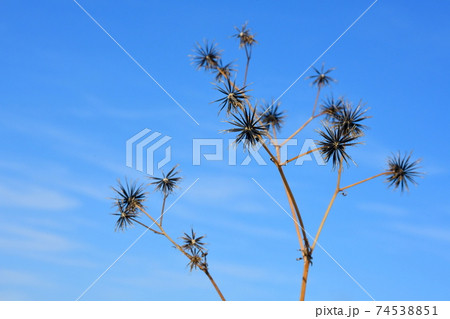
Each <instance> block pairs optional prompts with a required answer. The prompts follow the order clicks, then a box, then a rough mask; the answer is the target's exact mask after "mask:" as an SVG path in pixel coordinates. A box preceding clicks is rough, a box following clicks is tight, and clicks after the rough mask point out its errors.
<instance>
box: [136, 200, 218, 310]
mask: <svg viewBox="0 0 450 319" xmlns="http://www.w3.org/2000/svg"><path fill="white" fill-rule="evenodd" d="M140 210H141V211H142V212H143V213H144V214H146V215H147V216H148V217H149V218H150V219H151V220H153V221H154V223H155V224H156V225H157V226H158V228H159V229H160V231H161V232H160V234H161V235H163V236H164V237H166V238H167V239H168V240H169V241H170V242H171V243H172V244H173V245H174V246H175V248H176V249H178V250H179V251H181V252H182V253H183V255H185V256H186V257H187V258H188V259H189V260H191V259H192V256H191V255H189V254H188V253H187V252H186V251H185V250H184V249H183V247H181V246H180V245H178V244H177V243H176V242H175V241H174V240H173V239H172V238H171V237H170V236H169V235H168V234H167V233H166V231H165V230H164V228H163V227H162V225H160V224H158V223H156V221H155V219H154V218H153V217H151V216H150V215H149V214H148V213H147V212H146V211H145V210H144V209H143V208H140ZM144 227H146V228H148V229H150V228H149V227H147V226H145V225H144ZM152 230H153V229H152ZM153 231H154V230H153ZM199 269H200V270H201V271H203V272H204V273H205V274H206V275H207V276H208V278H209V280H210V281H211V283H212V285H213V286H214V289H216V292H217V294H218V295H219V296H220V299H222V300H223V301H225V297H224V296H223V294H222V292H221V291H220V289H219V287H218V286H217V284H216V282H215V281H214V279H213V278H212V276H211V274H210V273H209V271H208V268H206V267H203V266H199Z"/></svg>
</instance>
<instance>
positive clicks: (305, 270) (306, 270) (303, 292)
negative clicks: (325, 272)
mask: <svg viewBox="0 0 450 319" xmlns="http://www.w3.org/2000/svg"><path fill="white" fill-rule="evenodd" d="M310 264H311V263H310V262H309V260H305V262H304V264H303V276H302V288H301V291H300V301H305V295H306V284H307V283H308V274H309V266H310Z"/></svg>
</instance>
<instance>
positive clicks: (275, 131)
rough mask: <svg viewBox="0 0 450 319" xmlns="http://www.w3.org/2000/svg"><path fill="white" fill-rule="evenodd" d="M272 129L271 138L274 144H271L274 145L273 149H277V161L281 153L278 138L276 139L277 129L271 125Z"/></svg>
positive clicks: (279, 159)
mask: <svg viewBox="0 0 450 319" xmlns="http://www.w3.org/2000/svg"><path fill="white" fill-rule="evenodd" d="M272 130H273V139H274V142H275V144H274V145H273V146H274V147H275V150H276V151H277V159H278V163H279V162H280V161H281V155H280V146H279V145H278V139H277V130H276V128H275V126H273V125H272Z"/></svg>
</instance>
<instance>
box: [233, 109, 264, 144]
mask: <svg viewBox="0 0 450 319" xmlns="http://www.w3.org/2000/svg"><path fill="white" fill-rule="evenodd" d="M255 113H256V108H255V109H253V111H250V110H248V109H247V108H244V110H243V111H242V112H241V113H240V114H238V115H236V114H233V117H234V120H233V121H227V123H230V124H231V125H233V126H234V127H233V128H231V129H228V130H225V132H226V133H238V135H237V136H236V140H235V143H236V144H239V143H241V142H243V144H244V149H248V148H249V147H250V146H255V145H256V144H258V143H259V142H261V141H262V140H263V138H264V136H267V134H268V133H267V127H266V126H264V125H263V124H260V122H259V120H258V118H257V117H256V114H255Z"/></svg>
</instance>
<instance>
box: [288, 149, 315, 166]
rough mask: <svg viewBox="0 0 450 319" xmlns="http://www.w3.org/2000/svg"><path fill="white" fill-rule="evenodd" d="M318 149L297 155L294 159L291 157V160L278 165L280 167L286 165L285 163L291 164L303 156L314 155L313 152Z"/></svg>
mask: <svg viewBox="0 0 450 319" xmlns="http://www.w3.org/2000/svg"><path fill="white" fill-rule="evenodd" d="M320 149H321V147H318V148H315V149H312V150H309V151H308V152H305V153H302V154H300V155H298V156H296V157H293V158H291V159H289V160H287V161H285V162H284V163H281V164H280V165H281V166H284V165H286V164H287V163H290V162H292V161H295V160H296V159H298V158H300V157H303V156H306V155H308V154H311V153H314V152H315V151H318V150H320Z"/></svg>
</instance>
